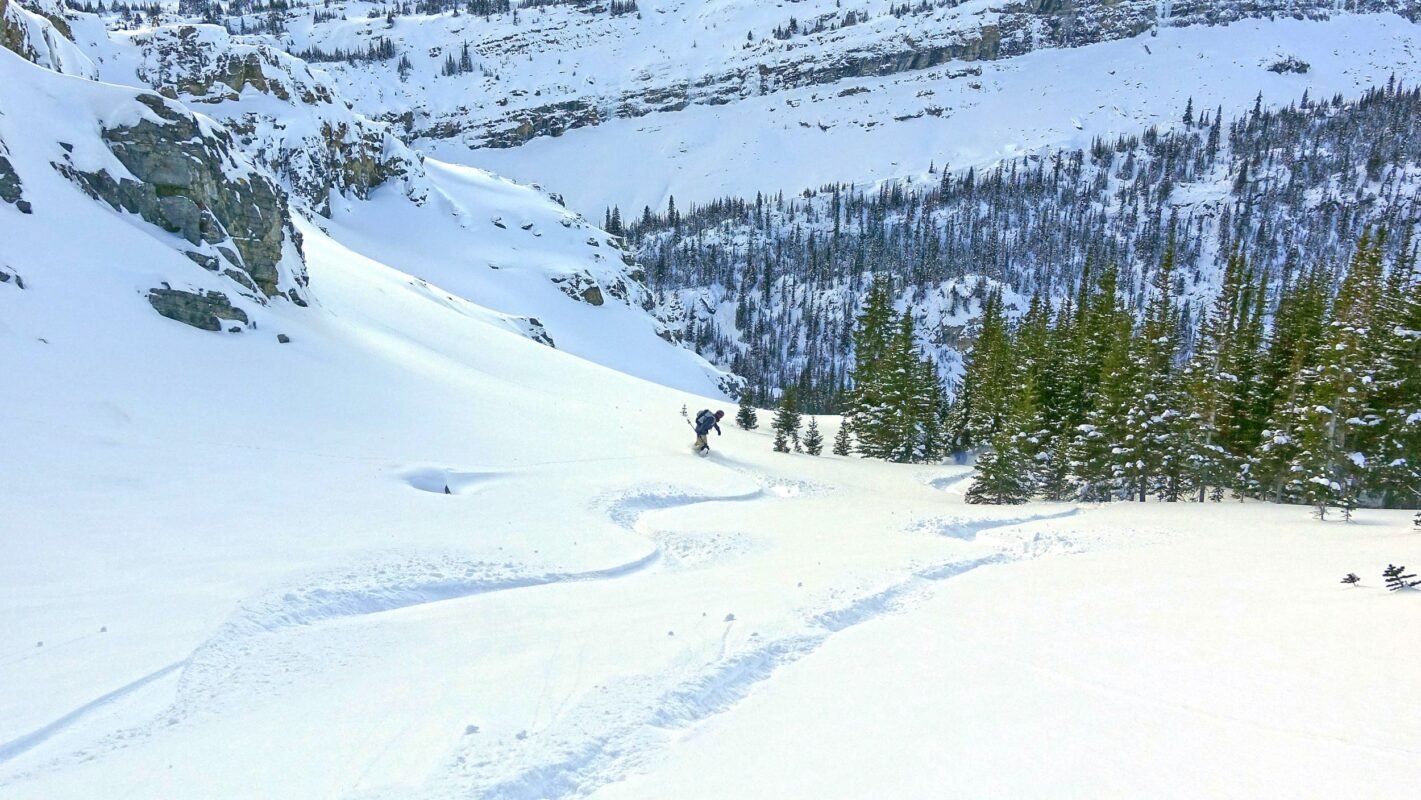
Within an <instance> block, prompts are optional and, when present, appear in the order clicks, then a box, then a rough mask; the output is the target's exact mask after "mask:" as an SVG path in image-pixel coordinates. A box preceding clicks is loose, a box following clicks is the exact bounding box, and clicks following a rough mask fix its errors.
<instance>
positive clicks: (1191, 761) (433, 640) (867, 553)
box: [0, 207, 1421, 800]
mask: <svg viewBox="0 0 1421 800" xmlns="http://www.w3.org/2000/svg"><path fill="white" fill-rule="evenodd" d="M12 213H14V212H12V211H10V210H9V209H8V207H0V215H3V214H12ZM100 219H102V216H100V217H96V218H95V220H96V222H97V220H100ZM117 224H118V225H119V226H121V227H122V228H123V229H128V226H127V224H126V223H124V222H122V221H118V222H117ZM96 228H97V229H96V230H95V231H94V233H95V235H99V236H102V235H103V234H104V230H103V229H102V228H101V227H99V226H98V225H97V224H96ZM303 233H304V234H305V236H306V250H307V257H308V261H309V269H310V272H311V278H312V286H313V287H316V288H318V290H319V291H318V296H319V298H320V301H321V304H320V307H319V308H318V309H315V310H314V311H313V312H309V313H307V312H302V313H298V312H297V311H296V310H294V309H288V308H274V309H273V310H271V311H270V316H269V317H266V318H264V320H263V329H264V330H268V331H275V330H278V329H279V330H283V331H286V332H288V333H289V334H290V335H291V336H292V340H293V341H292V343H291V344H288V345H278V344H276V343H275V341H269V342H266V341H263V342H258V341H256V340H255V339H252V338H242V337H235V336H234V337H223V336H214V335H209V334H205V333H201V332H198V331H194V330H192V329H189V328H187V327H185V326H182V325H179V324H177V323H172V322H170V321H168V320H164V319H161V318H159V317H157V316H156V315H154V314H152V312H151V311H149V310H148V309H146V308H144V307H142V304H139V303H128V304H125V303H119V302H114V301H113V300H111V299H108V300H105V299H104V297H103V296H101V295H97V294H95V292H96V291H98V289H107V288H108V287H107V286H106V285H105V284H104V283H103V282H102V281H97V280H93V281H90V280H85V281H76V282H74V283H71V284H67V285H65V284H58V281H59V279H60V278H61V277H62V276H63V275H64V273H63V272H62V271H60V270H59V269H58V268H55V269H54V271H53V272H43V273H36V274H34V275H33V276H32V277H33V280H32V281H30V282H27V286H32V288H26V289H25V290H18V289H14V288H13V287H9V286H4V285H0V303H3V304H4V305H3V306H0V319H3V320H4V321H5V322H4V327H3V329H0V337H3V339H0V342H3V346H0V370H3V372H4V374H7V375H23V376H25V379H24V380H22V381H16V382H13V383H12V384H10V385H9V386H8V387H7V415H6V425H5V427H3V428H0V448H3V451H4V452H5V453H7V454H16V453H18V454H20V457H19V458H18V459H16V458H8V459H5V460H4V461H2V462H0V486H3V487H4V491H5V494H4V498H5V505H6V508H5V514H4V515H3V518H2V519H0V525H3V528H4V530H3V535H0V587H3V588H0V654H3V655H0V795H3V796H4V797H6V798H7V800H8V798H12V797H13V798H46V800H51V799H53V798H69V797H72V798H92V797H96V796H104V797H204V798H224V797H232V798H236V797H254V796H256V797H351V798H381V797H384V798H395V797H399V798H409V797H429V798H443V797H490V798H492V797H521V798H534V797H570V796H580V795H585V794H587V793H592V792H597V793H602V794H603V796H607V797H648V798H650V797H672V796H674V797H698V796H699V797H726V796H746V797H749V796H825V797H862V796H866V795H873V796H895V797H939V796H943V794H944V791H951V792H954V793H960V795H961V796H981V795H983V794H987V795H1011V794H1018V795H1030V796H1041V797H1056V796H1063V797H1064V796H1104V795H1116V796H1127V795H1131V794H1137V793H1139V791H1143V789H1144V788H1153V789H1160V788H1161V787H1163V788H1164V789H1167V790H1168V791H1170V792H1174V793H1177V794H1180V795H1184V796H1200V795H1209V796H1230V794H1233V795H1235V796H1258V795H1259V794H1260V791H1259V787H1264V786H1266V787H1269V788H1275V787H1276V788H1278V789H1279V790H1280V791H1281V792H1282V793H1283V794H1286V795H1287V796H1294V797H1330V796H1335V794H1336V791H1337V789H1338V787H1341V786H1348V787H1351V788H1353V790H1354V791H1355V792H1356V793H1357V794H1358V795H1359V796H1369V795H1373V794H1375V792H1371V791H1369V790H1371V789H1372V788H1373V787H1380V786H1383V785H1396V784H1397V783H1399V782H1404V781H1405V780H1407V779H1409V778H1410V777H1411V776H1412V774H1413V773H1414V765H1415V763H1416V757H1417V755H1418V754H1421V727H1419V726H1418V723H1417V721H1416V720H1415V718H1414V715H1409V714H1408V713H1405V711H1404V710H1405V709H1408V708H1412V707H1414V706H1415V704H1416V703H1417V701H1421V686H1418V684H1417V683H1416V682H1415V681H1413V680H1411V672H1412V670H1411V662H1412V661H1413V660H1414V656H1415V641H1414V637H1412V636H1409V635H1407V631H1408V630H1410V629H1411V628H1412V627H1414V626H1411V625H1410V622H1411V620H1413V619H1414V618H1415V611H1416V608H1415V603H1416V601H1417V600H1418V599H1421V594H1418V593H1407V594H1404V595H1388V594H1386V593H1385V592H1383V591H1382V590H1381V589H1380V587H1379V586H1378V585H1377V583H1378V582H1377V580H1376V579H1375V578H1372V577H1371V576H1373V575H1375V574H1379V572H1380V569H1381V568H1382V567H1383V566H1384V565H1385V564H1386V563H1393V562H1394V563H1407V562H1408V560H1410V561H1414V560H1416V559H1417V558H1421V540H1418V539H1417V538H1416V537H1415V535H1414V534H1412V533H1410V532H1408V530H1409V529H1408V525H1409V520H1408V518H1407V517H1406V516H1405V515H1404V514H1402V513H1384V512H1361V513H1360V514H1359V519H1360V522H1357V523H1354V524H1351V525H1344V524H1340V523H1338V524H1326V525H1324V524H1321V523H1316V522H1313V521H1311V520H1309V519H1308V518H1307V514H1306V511H1305V510H1304V509H1299V508H1278V507H1273V506H1265V505H1254V504H1249V505H1236V504H1228V505H1221V506H1175V507H1169V506H1161V505H1146V506H1129V505H1120V506H1113V507H1104V508H1099V507H1076V506H1070V505H1031V506H1025V507H1015V508H982V507H970V506H966V505H964V504H963V502H962V496H961V491H962V490H963V488H964V487H965V485H966V483H965V480H964V479H965V477H966V474H967V473H966V472H965V470H964V469H963V468H952V467H941V468H927V467H903V466H895V465H886V464H877V463H870V462H865V461H860V460H858V459H840V458H835V457H830V456H825V457H821V458H818V459H815V458H812V457H809V456H803V455H798V456H785V455H779V454H775V453H772V452H771V451H770V446H769V444H770V442H769V438H770V437H769V435H768V434H767V433H766V432H765V431H764V429H763V428H762V429H761V430H758V431H755V432H753V433H746V432H742V431H739V430H738V429H734V428H729V426H727V430H726V432H725V435H724V436H723V437H718V438H716V439H714V440H713V447H714V448H715V450H714V452H713V454H712V456H711V457H710V458H707V459H700V458H695V457H694V456H693V455H692V454H691V453H690V452H689V450H688V445H689V438H690V432H689V429H688V428H686V427H685V423H684V422H683V421H682V420H681V419H679V413H678V411H679V407H680V406H681V405H682V404H686V405H687V406H688V407H689V408H690V410H691V411H694V410H696V408H697V407H699V406H701V405H705V404H709V403H710V402H711V401H707V400H702V399H699V398H697V397H695V396H691V395H687V394H685V393H682V392H678V391H673V390H670V389H666V388H663V387H660V386H657V385H655V384H652V383H648V382H643V381H641V380H638V379H635V378H631V377H628V376H626V375H624V374H621V373H618V372H615V371H613V370H611V369H608V368H606V367H604V366H600V365H596V364H593V363H590V362H587V361H584V360H581V359H579V358H576V357H574V356H572V355H570V354H567V353H563V352H561V351H558V350H553V349H550V348H547V347H544V346H541V345H538V344H536V343H534V342H532V341H530V340H528V339H527V338H524V337H522V336H520V335H517V334H515V333H513V332H510V331H508V330H507V329H506V328H504V327H502V326H500V325H497V324H490V322H489V321H488V320H487V319H485V318H484V317H482V316H481V315H478V314H470V313H466V312H465V311H464V309H463V307H462V305H461V304H459V303H451V302H450V301H449V300H448V299H447V297H445V296H443V295H442V294H441V293H440V292H438V291H436V290H434V289H433V288H432V287H431V286H426V285H424V284H421V283H420V282H419V281H416V280H414V279H412V278H411V277H409V276H408V275H406V274H404V273H400V272H398V271H396V270H394V269H391V268H389V267H386V266H382V265H379V264H377V263H374V262H371V261H369V260H368V259H367V258H365V257H363V256H360V255H358V254H356V253H354V252H352V251H351V250H349V249H347V248H346V247H345V246H343V245H341V244H340V243H338V242H336V241H335V240H332V239H330V238H328V237H326V236H325V235H324V234H322V233H321V232H320V231H319V230H318V229H316V228H315V227H313V226H310V225H305V226H303ZM73 238H74V240H75V242H74V245H73V246H74V248H75V249H74V251H73V252H69V251H67V250H64V249H63V245H62V244H61V245H56V247H58V248H59V249H57V250H56V251H55V253H56V260H57V261H58V262H64V261H66V260H67V257H68V256H73V257H74V258H75V259H76V262H77V263H79V264H80V265H90V266H86V268H88V269H92V270H97V267H96V266H92V257H91V260H90V261H87V262H86V261H82V260H81V259H80V255H81V251H80V248H82V247H85V246H87V247H88V248H89V250H92V248H93V242H85V241H84V237H82V236H76V237H73ZM77 268H79V267H75V269H77ZM90 277H92V276H90ZM91 284H92V286H91ZM93 286H96V287H98V288H92V287H93ZM65 292H68V295H66V294H65ZM65 297H70V299H68V300H65V299H64V298H65ZM115 330H121V331H123V332H124V336H122V337H115V336H107V335H103V334H104V332H105V331H115ZM41 335H42V337H43V341H41V340H40V337H41ZM629 346H630V345H629ZM160 353H161V354H162V357H154V356H155V354H160ZM645 358H647V359H648V360H651V361H655V359H656V358H658V356H657V355H656V352H655V351H646V353H645ZM823 422H824V428H825V430H826V432H827V433H828V434H829V435H832V433H833V430H834V420H832V419H825V420H823ZM446 488H447V489H448V493H447V494H446V493H445V491H444V490H445V489H446ZM1347 571H1356V572H1358V573H1359V574H1363V575H1365V576H1368V578H1366V579H1364V582H1363V586H1361V587H1357V588H1353V587H1346V586H1342V585H1340V584H1337V583H1336V580H1337V579H1338V578H1339V577H1340V575H1341V574H1344V573H1345V572H1347ZM40 642H43V644H42V645H41V644H39V643H40ZM1398 709H1400V710H1401V711H1398ZM826 716H827V718H826ZM726 764H733V765H735V766H734V767H732V768H727V767H726V766H725V765H726ZM1201 764H1202V765H1205V766H1202V767H1201ZM1027 765H1029V766H1027ZM1299 765H1302V766H1299ZM1324 765H1326V767H1325V768H1324ZM1324 772H1325V774H1324ZM944 787H949V789H947V790H945V789H944ZM1263 793H1266V792H1263Z"/></svg>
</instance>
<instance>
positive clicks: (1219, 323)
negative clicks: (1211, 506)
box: [1182, 254, 1256, 502]
mask: <svg viewBox="0 0 1421 800" xmlns="http://www.w3.org/2000/svg"><path fill="white" fill-rule="evenodd" d="M1248 282H1249V275H1248V273H1247V269H1246V267H1245V264H1244V261H1243V258H1242V257H1241V256H1239V255H1237V254H1235V255H1234V256H1232V257H1230V258H1229V260H1228V264H1227V266H1226V267H1225V270H1224V280H1223V285H1222V287H1221V289H1220V292H1219V294H1218V296H1217V297H1216V298H1215V301H1214V305H1213V307H1212V308H1211V309H1210V310H1209V311H1208V313H1207V314H1206V315H1205V317H1204V321H1203V323H1202V324H1201V325H1200V330H1199V337H1198V342H1197V343H1196V345H1195V348H1194V355H1193V358H1191V359H1190V361H1189V364H1188V365H1187V366H1186V367H1185V370H1184V373H1183V376H1182V380H1183V383H1184V391H1185V394H1186V397H1187V404H1188V406H1187V411H1186V413H1187V419H1186V421H1185V422H1186V426H1185V428H1186V430H1185V437H1184V441H1183V446H1184V453H1185V456H1184V457H1185V474H1186V480H1185V482H1186V484H1188V485H1189V486H1190V487H1191V488H1192V490H1193V491H1194V492H1196V499H1197V500H1198V501H1199V502H1203V501H1204V500H1205V498H1206V496H1211V497H1212V499H1214V500H1215V501H1217V500H1219V499H1221V498H1222V493H1223V487H1225V486H1229V485H1232V483H1233V480H1234V478H1235V476H1236V475H1237V474H1238V469H1239V465H1240V453H1239V451H1238V443H1237V441H1236V424H1237V422H1238V415H1239V414H1240V413H1242V412H1243V410H1244V409H1245V407H1246V405H1247V399H1248V390H1249V382H1250V376H1249V375H1247V374H1246V373H1247V371H1248V370H1249V369H1250V368H1251V367H1250V366H1249V364H1248V363H1247V362H1248V361H1250V357H1251V356H1252V353H1251V351H1250V350H1249V348H1250V346H1251V345H1250V341H1249V334H1250V331H1251V330H1252V327H1251V325H1250V319H1249V316H1250V314H1251V312H1252V307H1253V304H1252V295H1251V292H1250V291H1249V287H1247V286H1246V284H1247V283H1248ZM1252 346H1256V344H1254V345H1252Z"/></svg>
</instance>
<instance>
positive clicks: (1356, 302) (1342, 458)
mask: <svg viewBox="0 0 1421 800" xmlns="http://www.w3.org/2000/svg"><path fill="white" fill-rule="evenodd" d="M1383 241H1384V237H1373V236H1372V234H1371V233H1370V232H1363V234H1362V237H1361V239H1360V240H1359V241H1358V243H1357V249H1356V252H1355V253H1354V255H1353V258H1352V262H1351V265H1350V267H1349V269H1348V271H1347V275H1346V277H1345V278H1344V279H1343V281H1342V286H1341V288H1340V289H1339V290H1338V293H1337V298H1336V300H1335V301H1334V302H1333V305H1332V311H1331V313H1330V314H1329V317H1328V323H1327V326H1326V328H1325V330H1324V333H1323V337H1322V340H1321V343H1320V345H1319V347H1318V348H1317V356H1316V366H1314V367H1311V368H1309V369H1307V370H1305V371H1304V372H1303V373H1302V375H1301V377H1300V383H1302V384H1303V385H1304V386H1305V387H1306V389H1305V391H1304V392H1303V393H1302V395H1301V401H1300V402H1295V403H1294V404H1292V405H1291V406H1290V407H1288V408H1286V409H1284V411H1283V414H1284V415H1285V417H1286V418H1287V419H1288V421H1289V423H1290V427H1291V429H1292V430H1293V431H1294V434H1293V435H1294V436H1295V438H1296V443H1297V450H1296V453H1295V454H1294V455H1293V458H1292V459H1291V463H1290V464H1289V472H1290V477H1289V480H1288V483H1289V485H1290V494H1291V495H1294V496H1296V497H1298V498H1299V499H1301V500H1302V501H1303V502H1306V503H1308V504H1310V505H1313V506H1315V507H1317V508H1318V509H1319V514H1320V515H1321V514H1323V513H1325V509H1326V507H1327V506H1329V505H1339V504H1343V505H1349V506H1351V505H1354V504H1355V503H1356V499H1357V497H1358V495H1359V494H1360V493H1361V492H1362V491H1363V490H1364V488H1365V486H1366V484H1367V483H1368V481H1369V479H1370V478H1371V477H1372V476H1371V474H1370V473H1371V470H1372V468H1373V467H1374V464H1375V460H1376V453H1375V452H1369V450H1370V449H1371V447H1370V445H1372V444H1373V442H1372V436H1371V434H1372V429H1373V428H1374V427H1375V426H1376V425H1377V424H1378V423H1379V421H1380V417H1379V412H1378V411H1377V410H1376V409H1375V408H1374V400H1375V398H1374V394H1375V385H1376V383H1375V377H1376V376H1375V359H1374V353H1373V352H1372V346H1373V345H1374V343H1375V339H1374V337H1373V335H1372V332H1371V329H1370V327H1369V324H1370V322H1371V319H1372V314H1373V312H1374V310H1375V307H1376V305H1377V302H1378V299H1379V297H1380V292H1381V262H1382V244H1383Z"/></svg>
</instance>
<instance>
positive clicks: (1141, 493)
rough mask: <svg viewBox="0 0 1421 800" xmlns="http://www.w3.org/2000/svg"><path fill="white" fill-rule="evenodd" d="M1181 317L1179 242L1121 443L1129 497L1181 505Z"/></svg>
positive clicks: (1145, 330)
mask: <svg viewBox="0 0 1421 800" xmlns="http://www.w3.org/2000/svg"><path fill="white" fill-rule="evenodd" d="M1178 351H1179V318H1178V315H1177V306H1176V304H1175V302H1174V241H1173V235H1172V234H1171V238H1170V243H1169V245H1168V246H1167V247H1166V248H1165V252H1164V257H1163V259H1161V261H1160V266H1159V269H1158V270H1156V272H1155V276H1154V281H1153V283H1152V294H1151V297H1150V301H1149V303H1148V305H1147V306H1146V307H1145V320H1144V323H1143V325H1142V326H1141V328H1140V332H1139V334H1138V336H1137V340H1136V346H1135V348H1134V354H1133V355H1134V362H1135V364H1134V369H1133V370H1132V373H1131V374H1132V378H1133V380H1132V382H1131V385H1130V391H1129V398H1130V399H1129V402H1128V405H1127V406H1126V409H1125V431H1124V432H1125V436H1124V437H1123V438H1122V439H1121V440H1120V441H1118V442H1117V443H1116V456H1117V461H1116V469H1117V470H1118V472H1119V474H1120V476H1121V478H1122V479H1123V480H1124V483H1125V489H1126V493H1127V495H1128V496H1132V497H1133V498H1134V499H1136V500H1138V501H1140V502H1144V501H1145V499H1146V498H1147V497H1148V496H1149V495H1150V494H1152V493H1153V494H1155V495H1157V496H1158V497H1159V498H1160V499H1161V500H1167V501H1171V502H1173V501H1176V500H1178V499H1179V498H1180V496H1181V495H1182V494H1183V486H1182V472H1183V466H1184V454H1183V453H1182V452H1181V449H1182V448H1181V441H1180V439H1181V435H1180V428H1181V422H1182V414H1181V413H1180V407H1181V405H1182V398H1181V397H1180V393H1179V384H1178V381H1177V380H1176V376H1175V369H1174V357H1175V354H1176V353H1177V352H1178Z"/></svg>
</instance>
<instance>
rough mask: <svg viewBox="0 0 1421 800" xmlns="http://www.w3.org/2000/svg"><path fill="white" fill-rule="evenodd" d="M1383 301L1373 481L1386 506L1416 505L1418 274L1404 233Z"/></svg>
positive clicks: (1420, 430)
mask: <svg viewBox="0 0 1421 800" xmlns="http://www.w3.org/2000/svg"><path fill="white" fill-rule="evenodd" d="M1385 299H1386V304H1387V308H1388V313H1387V314H1386V315H1385V316H1384V318H1383V320H1382V322H1381V326H1380V327H1381V328H1382V341H1381V343H1380V345H1379V347H1378V367H1377V372H1378V376H1377V394H1378V403H1377V405H1378V408H1379V409H1380V410H1381V412H1382V413H1383V415H1384V419H1385V422H1384V429H1383V431H1382V434H1381V436H1380V437H1379V440H1380V441H1379V445H1378V451H1379V461H1380V463H1381V465H1382V466H1381V470H1380V474H1379V476H1378V484H1379V489H1380V491H1381V493H1382V499H1383V502H1384V504H1385V505H1386V506H1387V507H1397V506H1400V507H1421V275H1418V274H1417V273H1416V251H1415V249H1413V247H1412V245H1411V241H1410V236H1409V231H1408V235H1407V236H1405V237H1404V238H1403V241H1402V246H1401V251H1400V254H1399V255H1398V257H1397V259H1396V263H1395V264H1394V265H1393V266H1392V272H1391V276H1390V279H1389V280H1388V282H1387V290H1386V293H1385ZM1418 519H1421V517H1418Z"/></svg>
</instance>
